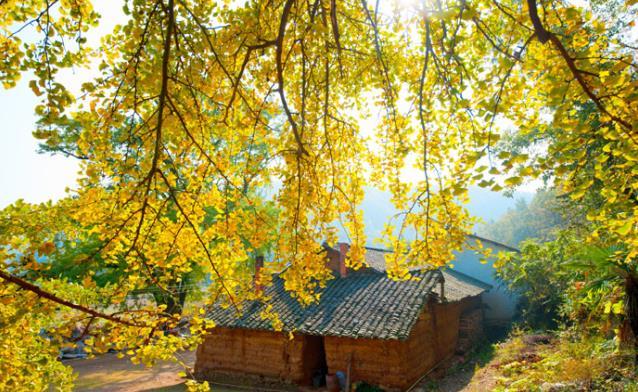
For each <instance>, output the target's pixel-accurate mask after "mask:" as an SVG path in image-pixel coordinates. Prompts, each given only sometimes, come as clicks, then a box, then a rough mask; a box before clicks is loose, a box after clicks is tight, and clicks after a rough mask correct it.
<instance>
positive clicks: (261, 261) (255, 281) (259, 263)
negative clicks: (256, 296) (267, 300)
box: [253, 255, 264, 293]
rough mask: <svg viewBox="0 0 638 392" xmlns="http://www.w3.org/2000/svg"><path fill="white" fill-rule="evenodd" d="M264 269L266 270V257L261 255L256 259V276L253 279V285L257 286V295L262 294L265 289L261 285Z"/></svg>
mask: <svg viewBox="0 0 638 392" xmlns="http://www.w3.org/2000/svg"><path fill="white" fill-rule="evenodd" d="M262 268H264V256H261V255H259V256H257V257H255V276H254V277H253V284H254V285H255V291H256V292H257V293H261V292H262V291H263V289H264V287H263V286H262V285H261V284H259V279H260V278H261V269H262Z"/></svg>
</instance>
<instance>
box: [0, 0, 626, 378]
mask: <svg viewBox="0 0 638 392" xmlns="http://www.w3.org/2000/svg"><path fill="white" fill-rule="evenodd" d="M633 3H634V1H632V0H627V1H626V2H620V1H619V2H611V3H607V2H598V1H594V2H592V4H586V6H585V7H579V6H576V5H574V4H572V3H570V2H567V1H561V0H526V1H520V0H475V1H474V0H473V1H464V0H462V1H448V2H440V1H429V0H426V1H423V2H413V3H410V2H403V1H397V2H396V3H392V4H386V2H380V1H377V2H376V4H368V2H367V1H366V0H360V1H342V0H331V1H328V0H311V1H305V2H304V1H299V0H283V1H275V2H272V1H257V0H255V1H250V2H245V3H241V4H235V3H234V2H221V3H217V2H213V1H190V0H135V1H126V2H125V3H124V11H125V13H126V15H127V20H125V21H124V22H123V23H122V24H120V25H117V26H116V27H115V28H114V30H113V31H112V32H111V33H110V34H108V35H107V36H106V37H104V38H103V40H102V43H101V44H100V46H99V47H97V48H90V47H88V46H87V45H86V39H85V35H86V33H87V31H89V30H90V29H92V28H94V27H95V26H96V25H97V24H98V23H99V15H97V14H96V13H95V12H94V11H93V8H92V5H91V1H90V0H76V1H66V0H60V1H41V0H29V1H16V0H7V1H3V2H1V3H0V30H1V33H0V48H2V52H1V53H2V54H1V55H0V56H1V57H0V80H1V81H2V83H3V86H4V87H5V88H11V87H13V86H15V85H16V83H17V81H18V79H19V78H20V77H23V76H24V77H27V78H30V80H29V87H30V88H31V89H32V90H33V93H34V94H35V95H37V96H38V97H40V98H41V103H40V104H39V105H38V106H37V107H36V108H35V112H36V114H37V115H38V118H39V120H38V124H37V128H36V130H35V132H34V135H35V136H36V137H37V138H39V139H40V140H41V142H42V149H43V150H44V151H48V152H52V153H56V154H63V155H66V156H69V157H73V158H74V159H78V160H79V161H81V167H82V176H81V178H80V180H79V183H78V187H77V189H76V190H74V191H73V192H70V193H69V196H68V197H67V198H66V199H64V200H61V201H59V202H56V203H48V204H44V205H28V204H25V203H22V202H17V203H16V204H15V205H13V206H10V207H8V208H7V209H5V210H3V211H2V212H0V227H1V228H2V230H0V244H1V246H0V259H2V261H3V262H2V266H1V267H0V279H2V285H1V286H0V328H2V333H1V334H0V342H2V344H0V370H2V374H3V378H2V381H1V382H2V383H4V385H2V387H4V388H5V389H16V388H17V387H18V386H29V389H46V387H44V386H43V384H47V385H50V386H55V387H57V388H60V389H68V388H69V385H70V381H69V379H68V377H66V375H67V374H68V373H65V372H58V371H57V370H58V368H59V366H60V364H59V363H57V362H56V361H55V360H54V355H55V354H54V352H55V350H54V349H53V348H54V347H59V346H60V345H61V344H63V343H64V342H68V339H69V338H70V337H71V336H72V332H73V331H74V330H76V331H77V330H79V331H81V332H80V334H81V336H82V337H84V338H86V339H85V343H86V344H87V345H88V349H90V350H92V351H94V352H103V351H106V350H108V349H116V350H118V351H121V352H123V353H126V354H127V355H129V356H131V357H132V359H133V360H136V361H144V362H145V363H153V362H154V361H155V360H157V359H165V358H168V357H170V356H171V355H172V354H173V353H174V352H175V351H176V350H181V349H184V348H188V347H192V346H193V345H195V344H197V342H198V341H199V339H200V338H201V335H202V332H203V331H204V330H205V328H207V327H211V326H212V323H211V322H210V321H207V320H205V318H204V317H202V315H203V314H204V313H205V306H207V305H210V304H212V303H213V302H218V303H220V304H223V305H224V306H230V307H234V308H236V310H237V312H238V313H239V312H241V304H242V303H243V301H244V300H246V299H253V298H256V297H259V298H260V299H262V300H265V301H267V298H261V296H262V293H261V292H256V291H255V290H254V289H253V276H252V271H251V268H249V266H250V265H251V263H252V259H253V258H254V256H255V255H256V254H258V253H260V252H262V251H263V249H271V250H272V251H271V256H272V257H271V259H272V260H271V262H269V263H267V264H268V265H267V266H266V270H267V271H268V272H275V271H284V270H285V272H284V273H283V277H284V278H285V282H286V283H285V284H286V288H287V289H288V290H289V291H290V292H291V293H293V294H294V295H295V296H296V297H297V298H298V300H299V301H300V302H302V303H304V304H308V303H312V302H313V301H315V300H316V299H317V295H318V294H317V293H318V291H317V290H318V288H320V287H321V286H322V285H323V284H324V283H325V282H326V280H327V279H330V278H331V277H332V275H331V274H330V273H329V270H328V269H327V267H326V266H325V265H324V262H323V258H322V257H323V256H322V254H321V252H320V250H321V244H322V243H323V241H324V240H326V241H327V242H328V243H330V244H332V243H334V242H336V240H337V228H338V227H339V226H342V227H343V228H344V230H345V231H346V233H347V235H348V238H349V239H350V241H351V243H352V245H351V248H350V249H351V253H350V257H349V258H348V261H347V262H348V264H349V266H351V267H353V268H358V267H360V266H361V265H362V262H363V256H364V252H365V249H364V245H365V243H366V238H365V235H364V234H363V233H364V227H363V226H364V223H363V217H362V213H361V211H360V210H359V208H358V205H359V204H360V203H361V201H362V198H363V189H364V186H367V185H374V186H377V187H379V188H382V189H384V190H389V191H390V192H391V193H392V202H393V204H394V205H395V207H396V208H397V209H398V210H399V211H401V213H399V214H398V215H397V217H396V220H393V221H392V222H389V223H388V225H387V229H386V230H385V232H384V239H383V243H384V245H386V246H388V247H391V248H393V249H394V250H395V252H394V253H388V255H387V256H386V262H387V265H388V273H389V275H390V276H391V277H392V278H394V279H399V280H401V279H408V278H409V277H410V273H409V268H410V264H411V263H413V262H415V261H417V260H423V259H427V260H429V261H430V263H431V264H432V266H441V265H444V264H446V263H448V262H450V261H451V260H452V258H453V252H454V251H455V250H457V249H460V248H461V246H462V245H463V243H464V241H465V234H466V233H468V232H469V231H470V229H471V227H472V226H473V223H474V222H473V219H472V218H471V217H470V216H469V215H468V213H467V211H466V210H465V208H463V205H462V204H463V202H465V201H466V200H467V191H468V187H469V186H471V185H473V184H478V185H480V186H482V187H486V188H490V189H492V190H496V191H500V190H504V189H512V188H514V187H516V186H518V185H520V184H522V183H523V182H524V181H526V180H528V179H535V178H539V177H542V178H545V179H546V180H547V181H549V182H551V185H552V187H553V188H554V189H555V190H556V191H557V192H559V193H560V194H561V195H566V196H567V197H569V198H570V199H571V200H572V201H573V203H574V206H575V210H578V211H579V214H580V215H579V216H582V217H585V218H586V221H587V222H588V223H587V225H586V226H585V227H583V228H582V229H579V231H578V232H574V233H573V235H574V236H575V239H576V241H577V242H578V243H581V244H583V245H585V244H586V245H587V249H601V250H604V252H606V253H605V256H604V257H603V258H599V257H598V256H596V257H585V258H571V257H570V258H569V260H568V261H569V263H567V262H563V260H558V259H556V257H555V256H556V255H557V257H558V258H559V259H560V256H565V255H564V254H558V253H560V252H558V253H557V254H556V255H552V250H551V249H542V248H540V249H539V248H534V247H532V246H530V248H529V251H528V250H527V248H525V253H523V255H522V256H521V257H522V259H521V260H522V261H520V262H516V263H517V264H516V265H520V266H522V269H521V270H520V271H523V272H522V273H524V271H526V270H525V268H528V266H529V268H530V270H532V271H539V269H538V268H537V267H538V265H535V264H534V260H533V259H532V258H530V257H527V255H531V254H533V252H537V253H538V252H540V253H542V254H543V256H544V257H545V259H544V260H546V259H549V260H550V261H549V262H550V263H551V265H552V266H556V268H557V269H556V271H555V272H554V271H552V273H555V274H556V277H555V281H556V282H563V281H562V280H561V279H563V275H561V274H562V272H561V271H562V269H560V268H559V266H560V267H561V268H562V267H565V268H567V269H569V268H572V269H573V272H572V273H571V277H570V278H569V279H572V280H567V282H573V279H575V278H577V279H581V278H582V279H583V282H584V283H583V284H584V285H585V286H583V287H587V288H586V289H583V290H581V291H580V293H581V294H579V295H576V296H574V297H567V298H563V304H562V305H561V306H567V305H570V304H571V302H570V301H573V302H574V304H579V305H586V308H587V309H589V310H593V309H595V308H596V306H597V305H596V304H600V303H601V302H600V301H602V299H603V298H605V301H606V302H605V304H606V303H607V302H609V303H610V304H611V305H610V307H609V308H610V309H611V312H612V313H614V314H616V313H618V317H619V318H621V319H622V320H624V321H622V322H623V323H624V322H625V321H627V322H628V325H629V326H630V329H631V330H633V332H634V335H638V274H637V272H636V268H637V267H636V266H637V265H638V264H637V262H636V258H637V257H638V214H637V211H638V208H637V206H638V155H637V154H638V148H637V146H636V144H637V143H638V136H637V132H636V128H637V127H638V117H637V114H638V106H637V105H638V99H636V98H637V95H638V88H636V87H638V78H637V77H636V69H637V65H636V62H635V52H634V51H635V50H636V46H637V45H636V43H635V38H632V34H631V30H632V29H633V26H634V21H635V19H636V18H635V17H636V6H635V4H633ZM27 33H28V34H27ZM634 36H635V35H634ZM87 66H90V67H92V68H94V69H95V68H97V71H96V72H97V74H96V75H95V77H94V78H93V79H91V80H87V81H86V82H85V83H84V84H83V85H82V91H81V92H79V93H75V94H74V93H73V92H72V91H71V90H70V88H69V86H65V85H64V84H62V83H60V81H59V79H58V78H57V76H58V74H59V73H60V71H61V70H63V69H65V68H71V67H87ZM375 114H378V115H377V116H376V117H378V118H377V120H378V121H376V124H375V125H374V126H373V127H370V126H369V125H365V123H363V122H362V121H361V119H362V118H369V117H375ZM499 139H503V140H504V143H505V144H504V145H505V146H508V147H507V148H502V146H503V144H497V142H498V141H499ZM413 166H414V167H416V169H417V171H416V173H418V174H416V175H412V178H413V179H414V180H413V181H411V182H408V181H406V180H405V178H406V175H408V174H410V173H412V174H414V170H412V169H411V168H412V167H413ZM410 170H412V171H410ZM410 175H411V174H410ZM264 189H267V190H268V191H269V192H272V194H273V196H272V201H271V202H268V201H266V200H265V199H264V198H263V197H261V195H260V192H259V191H260V190H264ZM397 227H398V230H396V228H397ZM408 232H410V233H416V237H415V238H412V237H413V236H411V235H410V236H406V235H404V233H408ZM408 237H409V238H408ZM556 241H561V239H560V238H558V239H556ZM543 246H545V245H543ZM547 246H548V247H550V246H551V245H547ZM557 246H558V245H557ZM576 246H577V247H578V245H576ZM546 250H547V251H548V252H549V254H547V255H545V251H546ZM568 256H570V255H568ZM595 260H597V261H595ZM512 263H515V262H512ZM512 274H513V275H512V276H515V275H516V272H512ZM536 274H537V275H538V273H536ZM196 276H199V277H202V278H204V277H206V278H207V279H210V282H211V284H210V287H209V289H208V293H207V295H206V297H205V303H204V304H203V306H202V307H195V308H193V309H188V310H186V309H182V306H178V305H179V304H181V303H183V300H182V295H183V290H182V289H180V288H179V287H182V285H184V284H186V285H188V284H190V283H191V282H192V280H193V279H196V278H195V277H196ZM260 276H261V278H260V279H262V280H263V281H262V282H260V283H263V284H267V283H268V280H269V277H270V275H269V274H268V273H264V274H261V275H260ZM552 279H554V278H552ZM514 280H516V279H513V281H514ZM520 282H521V284H520V285H519V287H535V286H534V284H535V283H534V281H533V280H530V281H529V282H522V281H520ZM602 282H608V283H605V284H602ZM574 283H577V282H574ZM561 284H562V283H561ZM596 285H598V286H596ZM176 286H177V287H178V288H177V289H175V288H176ZM149 287H152V288H155V289H157V290H160V291H161V292H162V293H164V294H166V295H165V296H164V295H162V296H160V297H162V298H159V297H158V296H156V300H157V303H149V304H143V305H141V306H135V307H132V306H129V304H128V302H127V296H128V295H129V294H130V293H134V292H136V291H139V290H143V289H147V288H149ZM619 288H620V290H621V294H618V295H619V296H618V297H613V296H612V297H611V298H614V299H613V300H610V299H609V298H610V297H609V296H610V295H615V294H614V293H617V290H619ZM596 290H599V291H596ZM568 291H569V290H568ZM543 295H545V294H543ZM547 295H549V296H551V293H550V294H547ZM548 298H549V297H548ZM561 298H562V297H561ZM621 298H622V299H621ZM543 301H544V299H543ZM587 301H589V302H587ZM619 301H622V304H624V309H623V310H622V311H619V312H617V310H618V309H620V306H619V305H617V304H618V303H621V302H619ZM530 303H532V301H530ZM557 306H558V305H557ZM606 308H607V307H606V305H605V306H604V307H603V313H596V317H595V318H594V319H595V320H600V321H601V322H602V319H604V318H605V315H606V314H608V313H605V310H606ZM569 309H572V313H573V317H572V316H570V319H571V320H572V322H574V323H579V322H582V321H583V320H588V319H587V318H586V317H583V316H582V315H580V314H579V313H578V312H577V311H576V310H577V309H578V306H575V305H574V306H571V307H570V308H569ZM263 317H264V318H267V319H270V320H271V321H272V322H273V323H275V325H280V323H277V321H278V319H277V315H276V314H273V313H271V312H265V313H264V314H263ZM184 320H186V321H187V322H188V326H189V329H190V334H189V335H188V337H180V336H175V335H174V334H172V333H169V332H170V331H171V330H173V329H174V328H175V327H176V326H178V325H181V324H180V323H182V322H183V321H184ZM42 330H45V331H46V334H41V331H42ZM609 334H613V332H612V331H610V332H609ZM44 336H46V337H44ZM10 342H21V344H23V347H29V348H30V350H22V351H20V353H19V354H16V352H15V351H12V349H11V347H13V345H11V344H9V343H10ZM36 353H37V355H36ZM33 355H36V357H37V358H40V359H38V360H34V357H33ZM43 374H49V375H51V377H50V378H46V377H43ZM193 388H195V387H194V386H193Z"/></svg>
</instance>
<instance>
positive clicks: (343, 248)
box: [337, 242, 350, 278]
mask: <svg viewBox="0 0 638 392" xmlns="http://www.w3.org/2000/svg"><path fill="white" fill-rule="evenodd" d="M349 251H350V245H348V244H346V243H344V242H340V243H339V264H338V268H339V269H338V270H337V272H338V273H339V276H340V277H342V278H345V277H346V276H348V269H347V268H346V256H347V255H348V252H349Z"/></svg>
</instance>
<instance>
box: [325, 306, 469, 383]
mask: <svg viewBox="0 0 638 392" xmlns="http://www.w3.org/2000/svg"><path fill="white" fill-rule="evenodd" d="M479 307H480V298H478V297H475V298H468V299H466V300H463V301H460V302H456V303H450V304H430V305H428V306H426V308H425V309H424V311H423V313H421V315H420V316H419V319H418V320H417V322H416V324H415V326H414V328H413V329H412V332H411V333H410V336H409V337H408V339H406V340H404V341H398V340H379V339H353V338H343V337H331V336H326V337H325V338H324V339H325V351H326V360H327V365H328V371H329V372H330V373H336V372H337V371H342V372H344V373H347V369H348V366H350V377H351V378H350V379H351V381H352V382H355V381H358V380H361V381H366V382H368V383H371V384H375V385H379V386H382V387H385V388H386V389H388V390H392V389H395V390H404V389H406V388H408V387H410V386H411V385H412V384H413V383H414V382H415V381H416V380H418V379H419V378H420V377H421V376H422V375H423V374H424V373H426V372H427V371H428V370H430V369H432V368H433V367H434V366H436V365H437V364H438V363H439V362H441V361H442V360H444V359H446V358H449V357H450V356H452V355H453V354H454V352H455V351H456V346H457V342H458V337H459V324H460V318H461V314H462V313H465V312H468V311H472V310H474V309H477V308H479Z"/></svg>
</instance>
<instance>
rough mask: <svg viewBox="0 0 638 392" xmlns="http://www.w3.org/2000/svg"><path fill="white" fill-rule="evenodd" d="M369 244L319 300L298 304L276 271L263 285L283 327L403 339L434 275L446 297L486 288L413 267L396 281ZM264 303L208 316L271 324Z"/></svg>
mask: <svg viewBox="0 0 638 392" xmlns="http://www.w3.org/2000/svg"><path fill="white" fill-rule="evenodd" d="M385 252H387V251H383V250H379V249H368V251H367V255H366V261H367V262H368V265H369V266H370V268H369V269H367V270H365V271H356V272H352V271H349V272H348V275H347V277H345V278H335V279H332V280H330V281H329V282H328V283H327V285H326V287H325V288H324V289H323V290H322V292H321V299H320V300H319V302H318V303H316V304H313V305H310V306H307V307H303V306H302V305H300V304H299V302H298V301H297V300H296V299H295V298H293V297H291V296H290V294H289V293H288V292H286V290H285V289H284V284H283V280H282V279H281V278H280V277H278V276H277V277H275V278H274V279H273V284H272V286H270V287H268V288H266V293H265V294H266V295H267V296H269V297H271V301H270V303H271V304H272V306H273V309H272V310H273V311H274V312H275V313H277V314H278V315H279V318H280V319H281V321H282V322H283V324H284V330H285V331H294V332H299V333H305V334H310V335H330V336H347V337H354V338H377V339H406V338H407V337H408V336H409V334H410V331H411V330H412V327H413V326H414V324H415V323H416V320H417V318H418V317H419V314H420V313H421V310H422V308H423V306H424V305H425V304H426V302H427V300H428V299H429V298H438V293H439V285H438V281H439V279H441V278H443V279H444V280H445V284H444V287H445V298H446V300H447V301H450V302H455V301H460V300H461V299H463V298H466V297H470V296H475V295H478V294H480V293H481V292H483V291H485V290H486V289H488V288H489V285H486V284H484V283H482V282H480V281H477V280H476V279H472V278H469V277H466V276H465V275H463V274H460V273H458V272H450V271H449V270H443V271H440V270H427V271H415V272H413V275H415V276H417V277H419V278H420V279H419V280H415V281H412V280H411V281H404V282H396V281H393V280H391V279H389V278H388V277H387V275H386V274H385V262H384V260H383V257H382V256H383V253H385ZM263 306H264V305H263V304H261V303H257V302H253V303H249V304H245V307H244V311H243V314H242V315H240V316H239V317H238V316H237V314H236V313H235V310H234V309H222V308H221V307H214V308H213V309H212V310H211V311H210V312H209V314H208V316H209V317H210V318H211V319H212V320H213V321H215V323H216V324H217V325H218V326H221V327H229V328H245V329H262V330H270V329H272V327H271V325H270V322H269V321H267V320H263V319H261V317H260V312H261V310H262V309H263Z"/></svg>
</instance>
